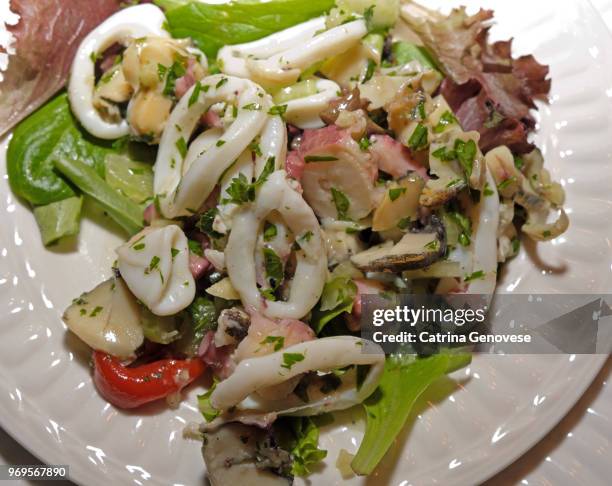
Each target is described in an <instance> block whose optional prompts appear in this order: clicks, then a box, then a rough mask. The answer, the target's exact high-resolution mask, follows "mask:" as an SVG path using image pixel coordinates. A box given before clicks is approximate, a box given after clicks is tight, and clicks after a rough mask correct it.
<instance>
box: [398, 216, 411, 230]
mask: <svg viewBox="0 0 612 486" xmlns="http://www.w3.org/2000/svg"><path fill="white" fill-rule="evenodd" d="M411 221H412V220H411V219H410V218H403V219H400V221H399V223H397V227H398V228H399V229H401V230H405V229H407V228H408V227H409V226H410V223H411Z"/></svg>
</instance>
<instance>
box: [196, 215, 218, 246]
mask: <svg viewBox="0 0 612 486" xmlns="http://www.w3.org/2000/svg"><path fill="white" fill-rule="evenodd" d="M216 215H217V208H211V209H209V210H208V211H206V212H205V213H204V214H202V216H200V221H198V222H197V223H196V228H197V229H199V230H200V231H201V232H202V233H204V234H206V235H208V236H210V237H211V238H213V239H217V238H221V237H222V236H223V235H222V234H221V233H219V232H218V231H215V230H214V229H213V223H214V222H215V216H216Z"/></svg>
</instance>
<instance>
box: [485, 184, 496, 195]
mask: <svg viewBox="0 0 612 486" xmlns="http://www.w3.org/2000/svg"><path fill="white" fill-rule="evenodd" d="M482 193H483V194H484V195H485V197H489V196H492V195H493V194H495V192H494V191H493V189H491V186H490V185H489V183H488V182H486V183H485V186H484V189H483V191H482Z"/></svg>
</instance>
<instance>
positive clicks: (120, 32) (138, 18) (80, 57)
mask: <svg viewBox="0 0 612 486" xmlns="http://www.w3.org/2000/svg"><path fill="white" fill-rule="evenodd" d="M165 20H166V17H165V16H164V13H163V12H162V11H161V10H160V9H159V8H158V7H155V6H154V5H136V6H134V7H129V8H126V9H124V10H120V11H119V12H117V13H116V14H114V15H113V16H112V17H109V18H108V19H107V20H105V21H104V22H102V23H101V24H100V25H99V26H98V27H96V28H95V29H94V30H93V31H92V32H90V33H89V34H88V35H87V36H86V37H85V39H83V42H81V45H80V46H79V49H78V51H77V53H76V56H75V57H74V61H73V62H72V71H71V74H70V81H69V83H68V98H69V100H70V106H71V108H72V112H73V113H74V114H75V115H76V117H77V118H78V119H79V122H80V123H81V125H83V127H84V128H85V129H86V130H87V131H88V132H89V133H91V134H92V135H94V136H96V137H98V138H102V139H107V140H112V139H116V138H120V137H124V136H126V135H128V133H129V126H128V123H127V121H126V120H121V122H119V123H109V122H107V121H106V120H104V119H103V118H102V117H101V116H100V113H98V110H96V108H95V107H94V105H93V92H94V88H95V86H94V84H95V66H94V61H93V59H92V58H93V56H92V54H94V55H95V54H99V53H101V52H104V51H105V50H106V49H108V48H109V47H110V46H112V45H113V44H115V43H123V42H125V41H126V39H136V38H139V37H146V36H158V37H169V35H168V32H166V31H165V30H164V29H163V27H162V25H163V24H164V22H165Z"/></svg>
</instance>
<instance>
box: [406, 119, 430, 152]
mask: <svg viewBox="0 0 612 486" xmlns="http://www.w3.org/2000/svg"><path fill="white" fill-rule="evenodd" d="M427 143H428V137H427V128H426V127H425V125H423V124H422V123H419V124H418V125H417V126H416V128H415V129H414V132H412V135H411V136H410V139H409V140H408V146H409V147H410V148H411V149H413V150H421V149H424V148H425V147H427Z"/></svg>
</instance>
